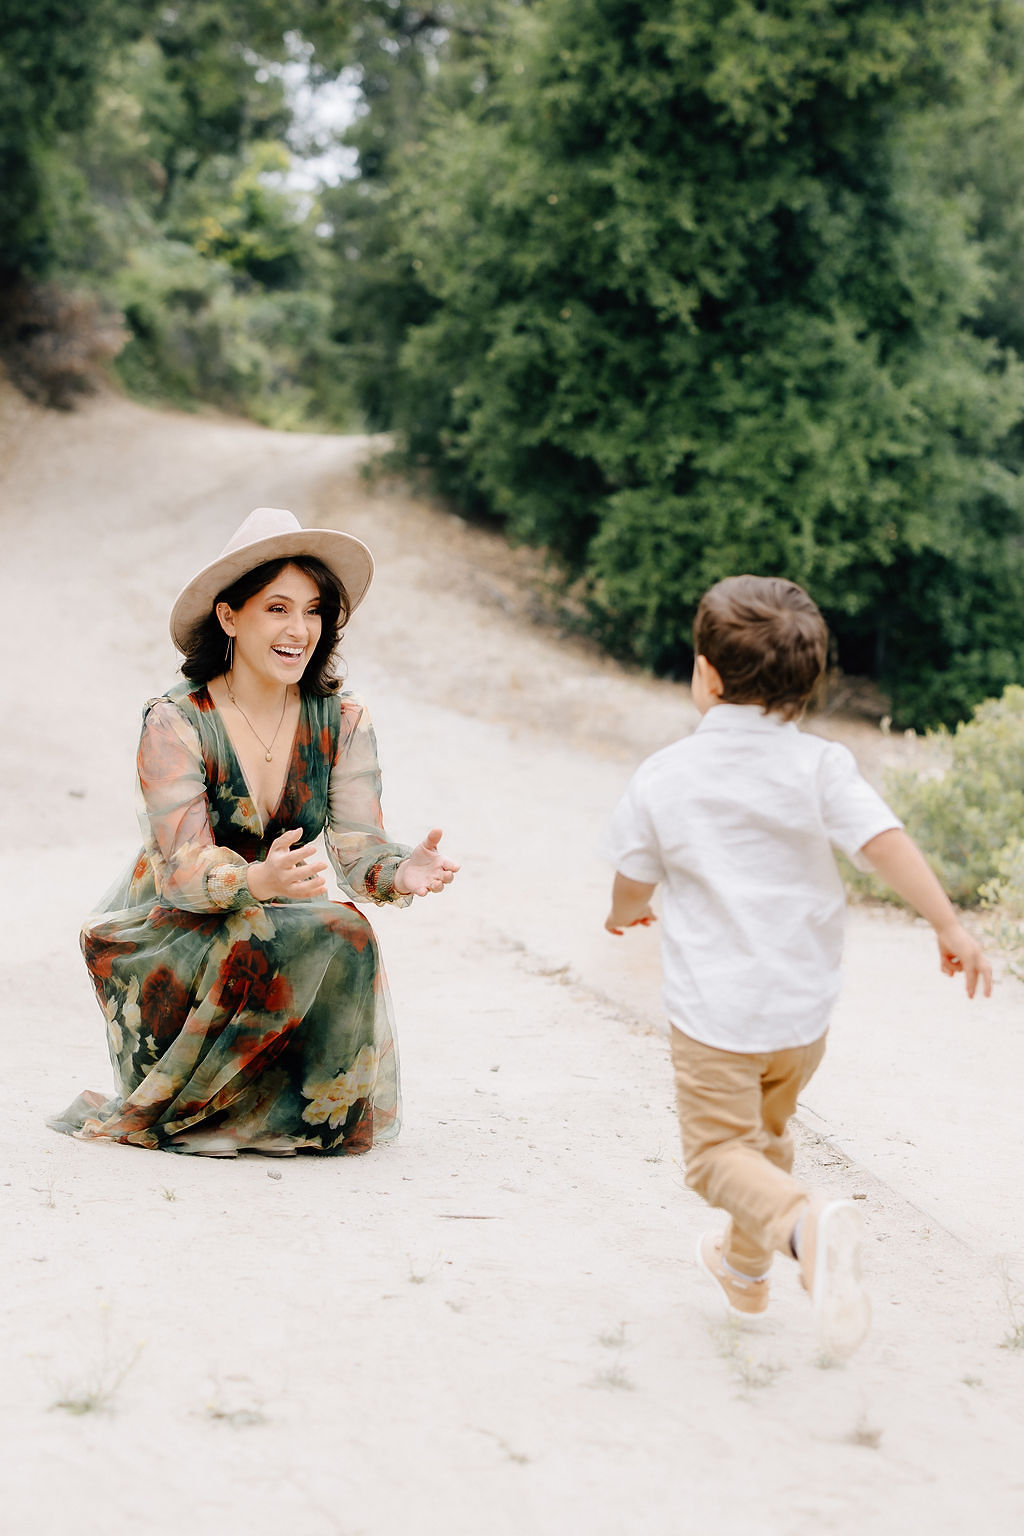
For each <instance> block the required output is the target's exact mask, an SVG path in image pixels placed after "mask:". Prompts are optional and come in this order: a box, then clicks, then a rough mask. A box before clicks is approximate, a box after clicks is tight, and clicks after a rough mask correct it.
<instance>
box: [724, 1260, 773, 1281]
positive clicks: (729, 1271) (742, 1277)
mask: <svg viewBox="0 0 1024 1536" xmlns="http://www.w3.org/2000/svg"><path fill="white" fill-rule="evenodd" d="M722 1268H723V1269H724V1270H725V1271H726V1272H727V1274H730V1275H735V1277H736V1279H737V1280H749V1281H750V1284H751V1285H761V1284H762V1283H763V1282H764V1281H765V1280H767V1279H768V1276H767V1275H745V1274H744V1273H743V1271H742V1270H739V1269H733V1267H732V1265H731V1264H730V1263H729V1260H728V1259H723V1260H722Z"/></svg>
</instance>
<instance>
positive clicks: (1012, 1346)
mask: <svg viewBox="0 0 1024 1536" xmlns="http://www.w3.org/2000/svg"><path fill="white" fill-rule="evenodd" d="M999 1276H1000V1280H1001V1282H1002V1287H1003V1299H1004V1301H1005V1302H1006V1310H1007V1312H1008V1313H1009V1316H1010V1328H1009V1331H1008V1332H1007V1333H1006V1334H1005V1335H1004V1337H1003V1341H1002V1343H1001V1344H1000V1346H999V1348H1000V1349H1009V1350H1013V1351H1018V1350H1024V1286H1022V1285H1021V1284H1020V1283H1019V1282H1018V1281H1017V1280H1015V1279H1014V1277H1013V1275H1012V1274H1011V1273H1010V1266H1009V1264H1008V1263H1007V1261H1006V1260H1005V1259H1002V1260H1001V1261H1000V1264H999Z"/></svg>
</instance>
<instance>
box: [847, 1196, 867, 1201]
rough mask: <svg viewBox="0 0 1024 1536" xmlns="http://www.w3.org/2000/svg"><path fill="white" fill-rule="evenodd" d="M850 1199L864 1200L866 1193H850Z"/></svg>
mask: <svg viewBox="0 0 1024 1536" xmlns="http://www.w3.org/2000/svg"><path fill="white" fill-rule="evenodd" d="M850 1199H851V1200H866V1199H867V1195H851V1196H850Z"/></svg>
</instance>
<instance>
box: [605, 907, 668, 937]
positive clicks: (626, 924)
mask: <svg viewBox="0 0 1024 1536" xmlns="http://www.w3.org/2000/svg"><path fill="white" fill-rule="evenodd" d="M657 921H658V919H657V918H656V917H655V915H654V913H653V912H652V911H651V909H650V907H648V908H647V910H646V912H641V914H640V916H639V917H631V918H628V919H626V918H622V917H619V916H618V915H617V913H616V912H615V909H614V908H613V909H612V910H611V912H609V913H608V916H607V917H606V918H605V920H604V925H605V927H606V928H607V930H608V932H609V933H616V934H618V935H619V936H620V938H621V936H622V933H623V931H624V930H625V929H626V928H649V927H650V926H651V924H652V923H656V922H657Z"/></svg>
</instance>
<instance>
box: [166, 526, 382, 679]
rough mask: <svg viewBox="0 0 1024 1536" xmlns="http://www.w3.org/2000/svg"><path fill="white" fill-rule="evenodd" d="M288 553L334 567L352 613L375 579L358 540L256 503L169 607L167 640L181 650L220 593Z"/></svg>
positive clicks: (363, 545) (361, 544) (367, 554)
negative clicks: (214, 557) (169, 635)
mask: <svg viewBox="0 0 1024 1536" xmlns="http://www.w3.org/2000/svg"><path fill="white" fill-rule="evenodd" d="M286 555H312V556H314V557H315V558H316V559H317V560H322V561H323V563H324V565H326V566H327V569H328V570H329V571H333V572H334V574H335V576H337V578H338V580H339V581H340V582H341V584H342V585H343V587H344V588H345V591H346V593H347V594H348V603H349V611H350V612H351V613H354V612H355V610H356V609H357V608H358V607H359V604H360V603H361V602H362V600H363V598H364V597H365V596H366V593H367V591H368V589H369V586H370V582H371V581H372V580H373V556H372V555H371V554H370V551H369V550H368V549H367V547H366V545H365V544H364V543H362V541H361V540H360V539H356V538H353V537H352V535H351V534H350V533H338V532H337V531H336V530H334V529H331V528H303V527H302V525H301V523H300V522H299V520H298V518H297V517H296V516H295V514H294V513H292V512H285V511H284V510H283V509H282V508H281V507H257V508H256V510H255V512H250V513H249V516H248V517H247V518H246V520H245V522H244V523H243V524H242V526H241V528H239V529H238V530H237V532H236V533H234V534H232V536H231V538H230V539H229V540H228V542H227V543H226V544H225V546H224V548H223V549H222V550H221V552H220V554H219V555H218V556H217V558H216V560H214V561H213V562H212V563H211V564H210V565H204V567H203V569H202V570H201V571H200V572H199V573H198V575H196V576H193V577H192V580H191V581H190V582H187V583H186V585H185V586H184V587H183V588H182V589H181V591H180V592H179V593H178V596H177V597H176V598H175V600H174V607H173V608H172V609H171V639H172V640H173V641H174V643H175V645H176V646H177V647H178V650H179V651H185V650H186V649H187V647H188V641H189V637H190V636H191V634H192V632H193V630H194V629H195V627H196V625H197V624H201V623H202V621H203V620H204V619H205V618H206V617H207V616H208V614H209V613H210V612H211V611H212V609H213V605H214V602H215V600H216V597H217V594H218V592H223V591H224V589H225V587H230V586H232V585H233V583H234V582H236V581H237V580H238V579H239V577H240V576H244V575H245V573H246V572H247V571H252V570H255V568H256V566H258V565H263V563H264V562H265V561H267V560H280V559H281V558H282V557H283V556H286Z"/></svg>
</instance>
